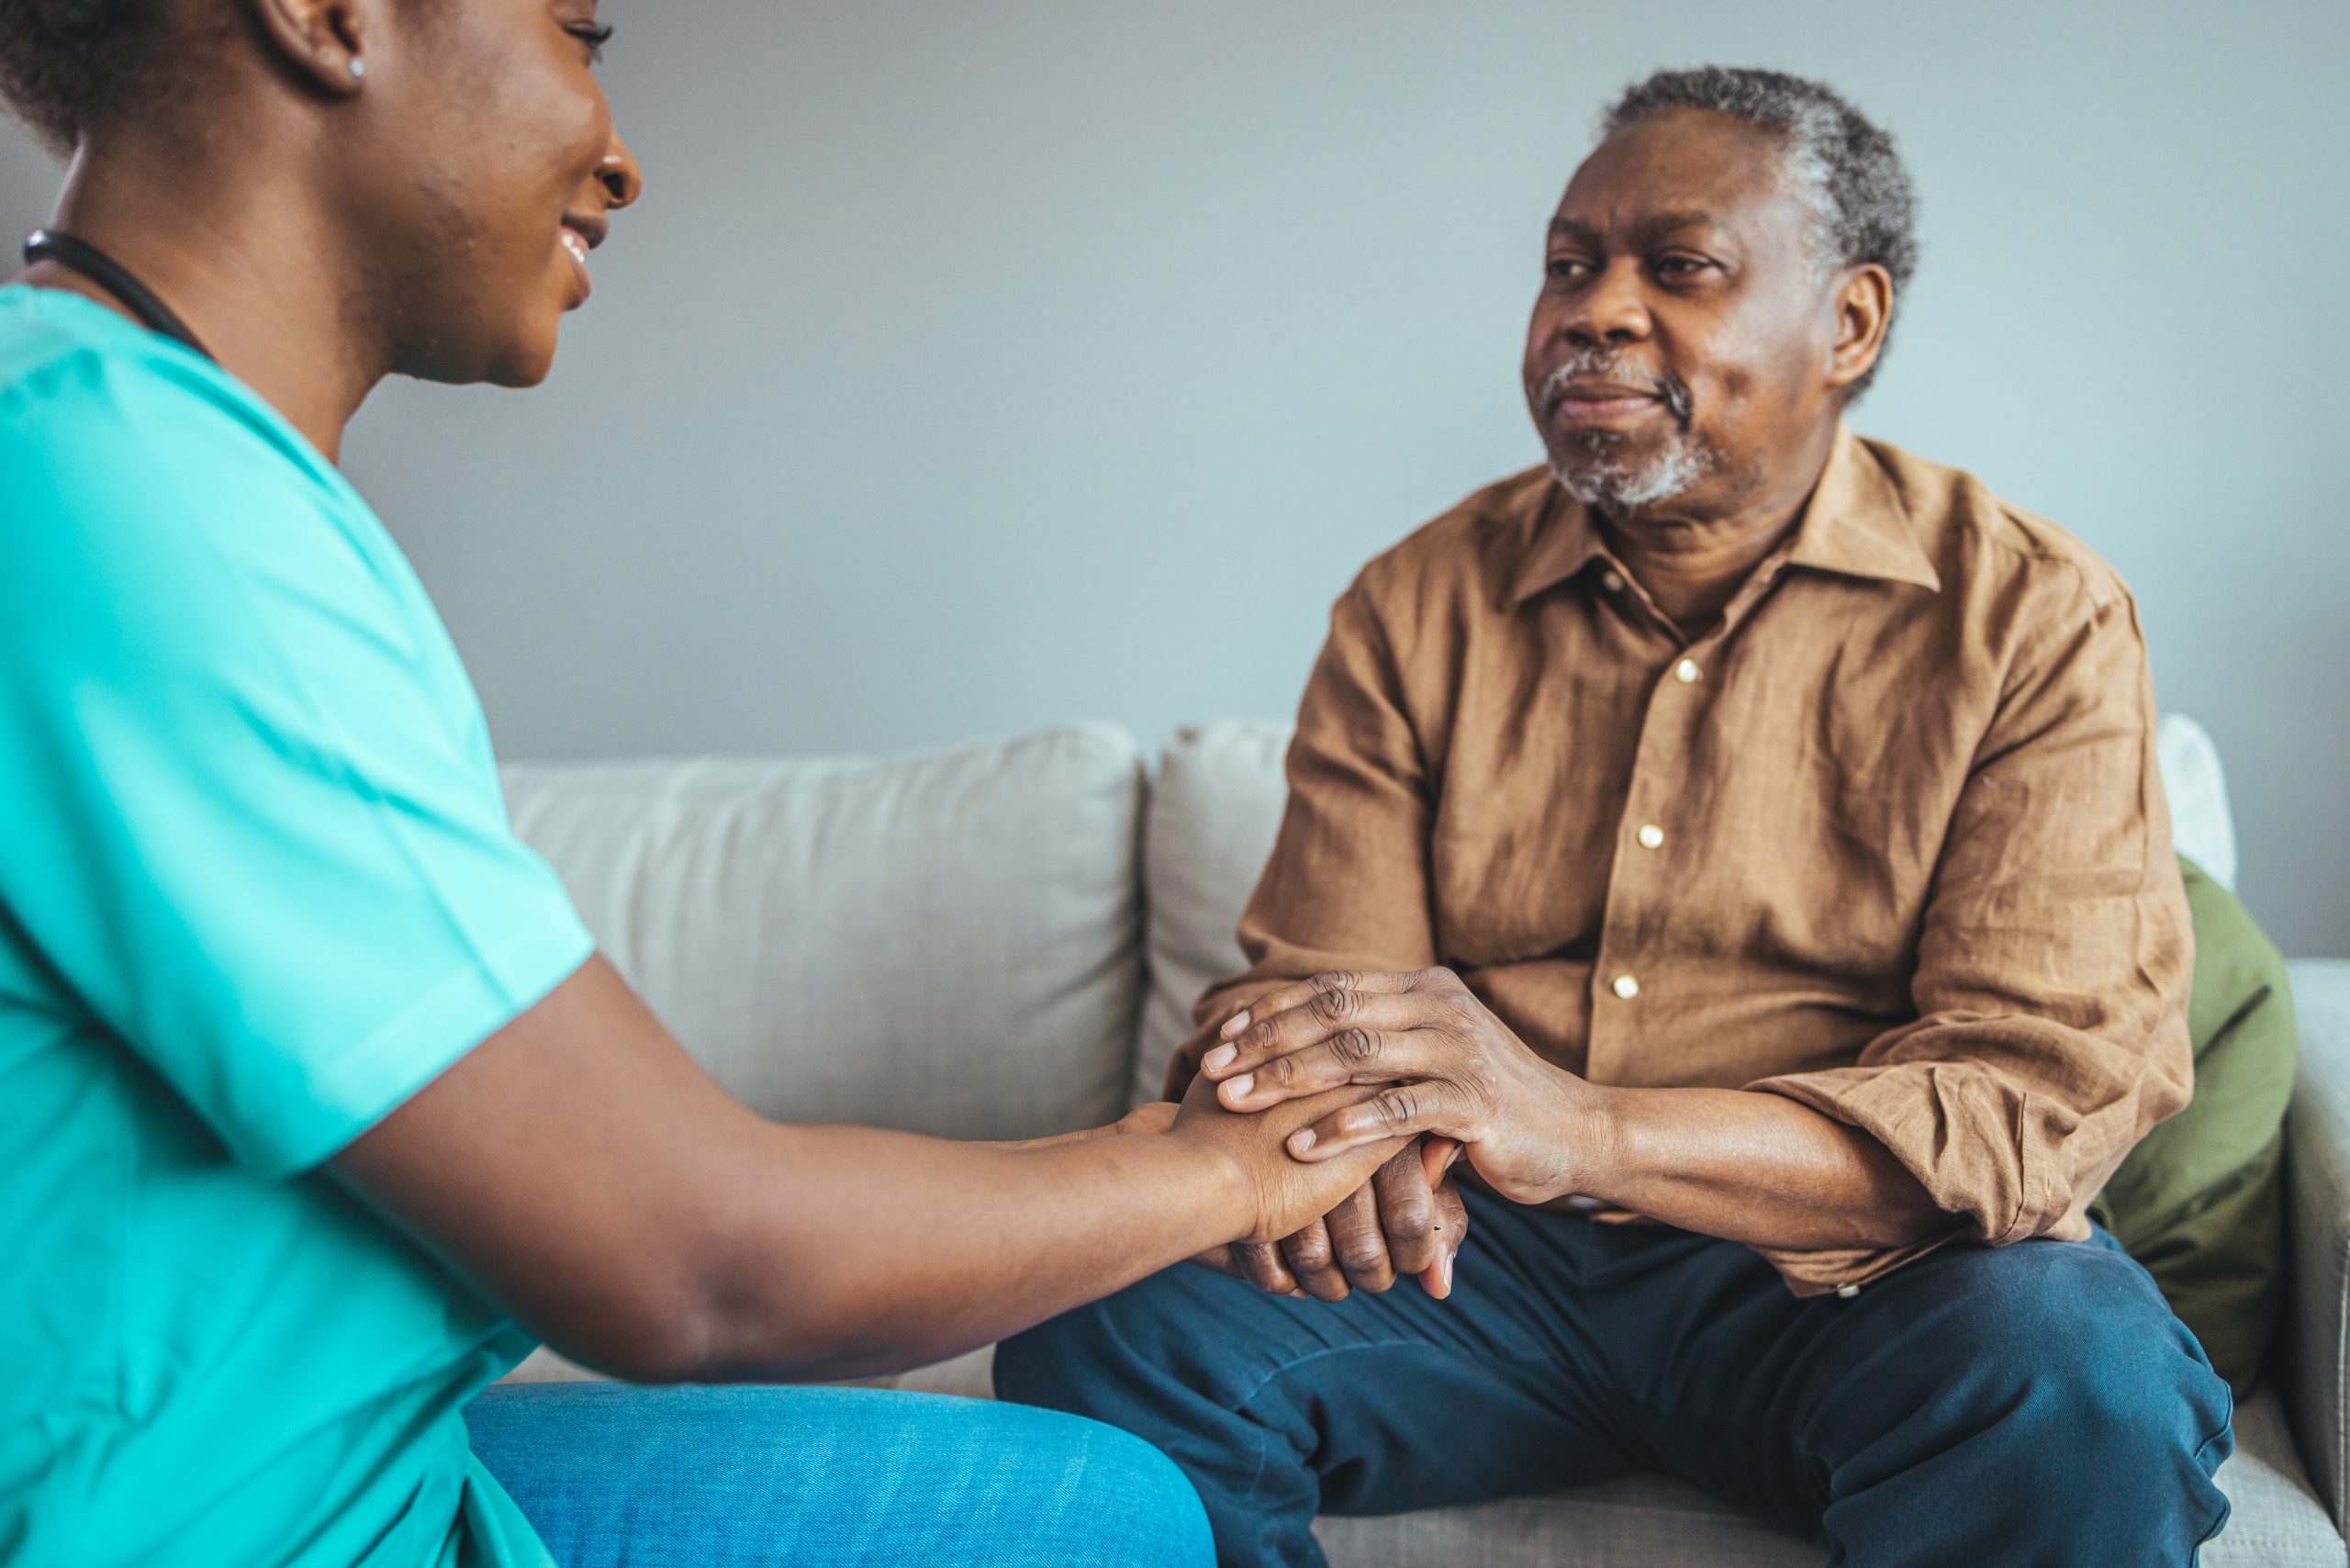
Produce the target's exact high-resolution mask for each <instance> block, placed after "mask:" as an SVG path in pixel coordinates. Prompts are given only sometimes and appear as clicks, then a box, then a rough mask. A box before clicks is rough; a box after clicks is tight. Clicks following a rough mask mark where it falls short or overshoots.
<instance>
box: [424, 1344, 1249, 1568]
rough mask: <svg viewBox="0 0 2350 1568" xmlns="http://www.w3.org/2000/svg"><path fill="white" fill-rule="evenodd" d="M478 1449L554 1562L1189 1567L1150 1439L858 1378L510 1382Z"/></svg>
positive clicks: (1192, 1512)
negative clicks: (789, 1383) (780, 1383)
mask: <svg viewBox="0 0 2350 1568" xmlns="http://www.w3.org/2000/svg"><path fill="white" fill-rule="evenodd" d="M465 1425H466V1427H467V1428H468V1429H469V1430H470V1431H471V1433H472V1436H473V1448H474V1453H475V1454H476V1456H477V1457H478V1458H479V1459H480V1460H481V1462H483V1464H484V1465H486V1466H487V1468H488V1470H489V1473H491V1474H493V1475H495V1476H497V1477H498V1484H500V1485H502V1486H504V1487H505V1488H506V1491H507V1494H508V1495H509V1496H511V1497H512V1498H513V1499H514V1501H515V1503H516V1504H517V1505H518V1506H520V1508H521V1510H522V1513H523V1514H524V1516H525V1517H526V1518H529V1519H530V1521H531V1524H532V1528H533V1529H536V1530H537V1531H538V1532H539V1536H540V1538H541V1539H542V1540H544V1541H545V1542H546V1545H547V1549H548V1551H550V1552H551V1553H552V1554H553V1556H554V1561H555V1562H556V1563H558V1564H559V1565H560V1568H752V1565H754V1564H756V1565H758V1568H783V1565H785V1564H791V1565H795V1568H796V1565H799V1564H817V1563H822V1564H827V1565H832V1564H838V1565H840V1568H882V1565H884V1564H887V1565H890V1568H898V1565H904V1568H913V1565H915V1564H922V1565H923V1568H929V1565H933V1564H934V1565H936V1568H979V1565H981V1564H990V1565H992V1564H1002V1565H1004V1568H1013V1565H1014V1564H1021V1565H1025V1564H1032V1563H1035V1564H1045V1563H1051V1564H1064V1563H1066V1564H1071V1565H1075V1568H1126V1565H1129V1564H1131V1565H1135V1568H1177V1565H1179V1564H1180V1565H1182V1568H1193V1565H1199V1564H1205V1563H1206V1562H1208V1561H1209V1559H1210V1555H1211V1552H1210V1547H1209V1541H1208V1524H1207V1518H1206V1517H1205V1516H1204V1515H1203V1514H1202V1513H1201V1511H1200V1501H1199V1498H1198V1497H1196V1496H1195V1495H1192V1488H1191V1486H1190V1484H1187V1483H1186V1482H1185V1481H1184V1479H1183V1477H1182V1475H1181V1473H1180V1472H1178V1471H1177V1470H1176V1468H1175V1467H1174V1466H1173V1465H1171V1464H1169V1462H1167V1457H1166V1456H1165V1455H1164V1454H1162V1453H1160V1452H1158V1450H1156V1449H1153V1448H1152V1447H1151V1446H1150V1445H1149V1444H1147V1443H1144V1442H1140V1441H1137V1440H1136V1439H1134V1438H1131V1437H1128V1436H1127V1435H1126V1434H1125V1433H1124V1432H1121V1431H1117V1430H1115V1429H1113V1428H1109V1427H1103V1426H1100V1425H1097V1424H1095V1423H1093V1422H1091V1421H1080V1420H1077V1419H1075V1418H1073V1417H1068V1416H1062V1415H1058V1414H1056V1413H1054V1412H1052V1411H1046V1410H1030V1409H1024V1408H1021V1407H1019V1406H1008V1405H996V1404H991V1403H989V1402H988V1401H985V1400H977V1399H949V1398H946V1397H943V1396H940V1395H936V1394H898V1393H891V1392H886V1391H883V1390H878V1389H862V1388H764V1387H762V1388H632V1387H629V1386H626V1385H624V1384H620V1383H522V1384H512V1383H509V1384H505V1385H501V1386H498V1387H495V1388H490V1389H487V1390H486V1391H484V1392H483V1393H482V1394H480V1395H479V1396H478V1397H476V1399H475V1400H474V1401H473V1403H472V1404H470V1405H468V1406H466V1407H465Z"/></svg>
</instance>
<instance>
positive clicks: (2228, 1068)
mask: <svg viewBox="0 0 2350 1568" xmlns="http://www.w3.org/2000/svg"><path fill="white" fill-rule="evenodd" d="M2179 869H2180V870H2181V871H2183V872H2184V873H2185V874H2186V877H2187V903H2188V909H2189V910H2191V911H2192V912H2193V913H2194V916H2195V991H2194V995H2193V997H2192V999H2191V1000H2190V1001H2189V1002H2188V1031H2189V1033H2190V1034H2191V1035H2192V1036H2194V1041H2195V1098H2194V1099H2193V1100H2191V1101H2190V1102H2188V1106H2187V1109H2185V1110H2183V1111H2181V1112H2180V1113H2179V1114H2177V1115H2176V1116H2173V1117H2172V1118H2171V1119H2170V1120H2168V1121H2166V1122H2165V1123H2163V1124H2162V1125H2161V1126H2158V1127H2156V1128H2155V1129H2154V1131H2153V1132H2150V1133H2148V1134H2147V1135H2146V1137H2145V1141H2144V1142H2143V1143H2141V1144H2139V1145H2138V1147H2137V1148H2133V1149H2132V1150H2131V1151H2130V1154H2129V1157H2128V1158H2127V1159H2123V1160H2122V1162H2121V1169H2120V1170H2116V1171H2115V1172H2114V1173H2113V1180H2112V1181H2110V1182H2107V1183H2106V1188H2105V1192H2104V1193H2103V1194H2102V1195H2100V1196H2099V1197H2098V1201H2097V1203H2096V1204H2094V1205H2093V1206H2092V1207H2091V1209H2090V1211H2089V1212H2090V1215H2091V1216H2092V1217H2093V1218H2095V1219H2096V1220H2097V1221H2098V1223H2099V1224H2101V1225H2103V1226H2105V1227H2106V1228H2107V1229H2108V1230H2109V1231H2111V1232H2112V1233H2113V1235H2114V1238H2115V1239H2116V1240H2118V1241H2120V1242H2121V1245H2122V1246H2123V1247H2125V1248H2127V1249H2129V1252H2130V1255H2131V1256H2132V1257H2133V1258H2135V1259H2137V1260H2138V1261H2139V1262H2141V1263H2143V1264H2144V1265H2145V1266H2146V1271H2147V1272H2148V1273H2150V1274H2152V1275H2154V1282H2155V1283H2156V1284H2158V1285H2160V1286H2162V1290H2163V1294H2164V1295H2165V1297H2167V1298H2168V1299H2169V1301H2170V1305H2171V1310H2172V1311H2173V1312H2176V1313H2177V1314H2178V1316H2179V1319H2180V1321H2182V1322H2184V1323H2185V1324H2186V1325H2187V1326H2188V1327H2189V1328H2191V1329H2193V1330H2194V1331H2195V1337H2196V1338H2198V1339H2200V1340H2201V1341H2202V1342H2203V1351H2204V1353H2205V1354H2206V1355H2208V1356H2210V1358H2211V1365H2212V1366H2213V1367H2214V1368H2215V1369H2216V1370H2217V1371H2218V1372H2219V1373H2220V1375H2221V1376H2222V1377H2224V1378H2226V1379H2227V1380H2228V1382H2229V1383H2230V1384H2231V1385H2232V1386H2233V1387H2234V1389H2235V1390H2236V1392H2237V1393H2238V1394H2242V1393H2244V1391H2245V1390H2246V1389H2248V1388H2249V1387H2250V1386H2251V1384H2252V1382H2253V1380H2254V1378H2255V1376H2257V1375H2258V1373H2259V1371H2260V1365H2261V1360H2262V1358H2263V1357H2264V1356H2265V1355H2266V1352H2267V1349H2268V1340H2269V1337H2270V1335H2271V1334H2272V1333H2273V1332H2274V1331H2275V1329H2276V1326H2277V1314H2278V1312H2279V1311H2280V1310H2281V1308H2282V1305H2283V1302H2284V1290H2285V1203H2284V1193H2283V1190H2282V1188H2281V1186H2280V1185H2279V1178H2280V1174H2281V1172H2280V1170H2279V1163H2280V1157H2281V1156H2282V1154H2283V1149H2284V1126H2285V1106H2286V1103H2287V1102H2288V1101H2289V1100H2291V1099H2292V1097H2293V1058H2294V1053H2295V1050H2296V1047H2297V1038H2296V1034H2295V1030H2294V1027H2293V996H2292V992H2291V991H2290V990H2289V989H2288V987H2287V984H2286V980H2285V960H2284V959H2283V958H2281V957H2279V956H2278V954H2277V949H2276V947H2275V946H2272V945H2271V944H2270V943H2269V940H2268V938H2267V937H2266V936H2265V935H2262V934H2261V930H2260V927H2259V926H2257V925H2255V924H2253V922H2252V916H2251V915H2250V914H2248V913H2245V911H2244V905H2242V904H2241V903H2238V902H2236V899H2235V895H2234V894H2233V893H2231V892H2229V891H2228V890H2227V889H2225V888H2223V887H2221V886H2220V884H2219V883H2217V882H2215V881H2213V880H2211V879H2210V878H2209V877H2207V876H2205V875H2204V874H2203V871H2202V868H2199V867H2198V866H2197V865H2196V864H2195V863H2194V862H2193V861H2191V860H2188V859H2187V858H2186V857H2184V856H2182V857H2180V858H2179Z"/></svg>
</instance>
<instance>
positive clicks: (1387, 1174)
mask: <svg viewBox="0 0 2350 1568" xmlns="http://www.w3.org/2000/svg"><path fill="white" fill-rule="evenodd" d="M1432 1141H1433V1142H1435V1143H1436V1145H1437V1147H1434V1148H1431V1147H1430V1144H1431V1142H1432ZM1456 1150H1457V1146H1455V1145H1452V1144H1450V1143H1449V1141H1446V1140H1428V1139H1415V1140H1414V1141H1413V1143H1412V1145H1411V1146H1410V1147H1409V1148H1405V1149H1404V1150H1403V1151H1402V1152H1401V1153H1399V1154H1397V1155H1395V1156H1394V1157H1393V1158H1392V1159H1389V1160H1388V1161H1387V1163H1386V1164H1384V1165H1382V1166H1381V1167H1380V1168H1379V1171H1378V1173H1377V1174H1376V1175H1374V1176H1373V1177H1372V1178H1371V1180H1370V1181H1369V1182H1365V1183H1364V1184H1363V1185H1362V1186H1360V1187H1358V1188H1356V1189H1355V1190H1354V1192H1353V1193H1349V1194H1348V1197H1347V1200H1346V1201H1345V1202H1344V1203H1342V1204H1339V1205H1338V1206H1337V1208H1335V1209H1333V1210H1331V1211H1330V1212H1329V1213H1328V1214H1326V1215H1323V1216H1322V1217H1321V1218H1319V1219H1317V1220H1315V1221H1314V1222H1313V1223H1312V1224H1310V1225H1308V1226H1305V1227H1304V1229H1302V1230H1299V1231H1296V1232H1295V1233H1293V1234H1292V1235H1289V1236H1285V1237H1283V1238H1281V1240H1280V1241H1279V1242H1278V1243H1275V1244H1273V1245H1270V1246H1268V1245H1264V1244H1262V1243H1258V1242H1236V1243H1235V1244H1234V1245H1233V1246H1232V1247H1230V1248H1229V1249H1225V1250H1226V1252H1227V1254H1228V1256H1227V1257H1226V1258H1225V1259H1223V1260H1216V1259H1212V1258H1203V1259H1201V1260H1199V1261H1201V1262H1203V1263H1205V1264H1206V1265H1207V1266H1208V1267H1210V1268H1216V1269H1219V1271H1221V1272H1225V1273H1231V1274H1237V1275H1238V1276H1239V1277H1240V1278H1242V1279H1245V1280H1247V1281H1248V1282H1249V1283H1251V1284H1253V1285H1255V1286H1256V1287H1257V1288H1258V1289H1259V1290H1262V1291H1268V1292H1270V1293H1272V1294H1276V1295H1293V1296H1300V1297H1304V1296H1313V1297H1316V1298H1318V1299H1320V1300H1323V1301H1340V1300H1343V1299H1344V1298H1345V1297H1346V1296H1348V1294H1351V1293H1353V1292H1355V1291H1359V1290H1361V1291H1371V1292H1374V1293H1376V1292H1379V1291H1384V1290H1387V1289H1389V1288H1390V1287H1392V1286H1393V1284H1394V1283H1395V1282H1396V1281H1397V1280H1398V1279H1400V1278H1403V1277H1405V1276H1407V1275H1408V1276H1414V1277H1416V1278H1417V1279H1418V1280H1419V1282H1420V1286H1421V1288H1422V1289H1423V1290H1425V1291H1427V1294H1430V1295H1432V1296H1435V1297H1436V1298H1437V1299H1438V1300H1442V1299H1443V1298H1444V1297H1446V1296H1448V1295H1449V1294H1452V1270H1453V1260H1454V1259H1455V1258H1457V1257H1458V1256H1459V1254H1460V1244H1461V1242H1462V1241H1463V1240H1465V1239H1466V1238H1467V1237H1468V1234H1469V1211H1468V1210H1467V1208H1466V1207H1465V1206H1463V1204H1461V1201H1460V1190H1459V1189H1458V1188H1456V1187H1455V1186H1454V1185H1453V1184H1452V1182H1450V1181H1449V1179H1448V1178H1447V1177H1446V1175H1445V1169H1446V1167H1447V1166H1449V1164H1450V1163H1451V1161H1452V1158H1453V1154H1454V1152H1455V1151H1456Z"/></svg>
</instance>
